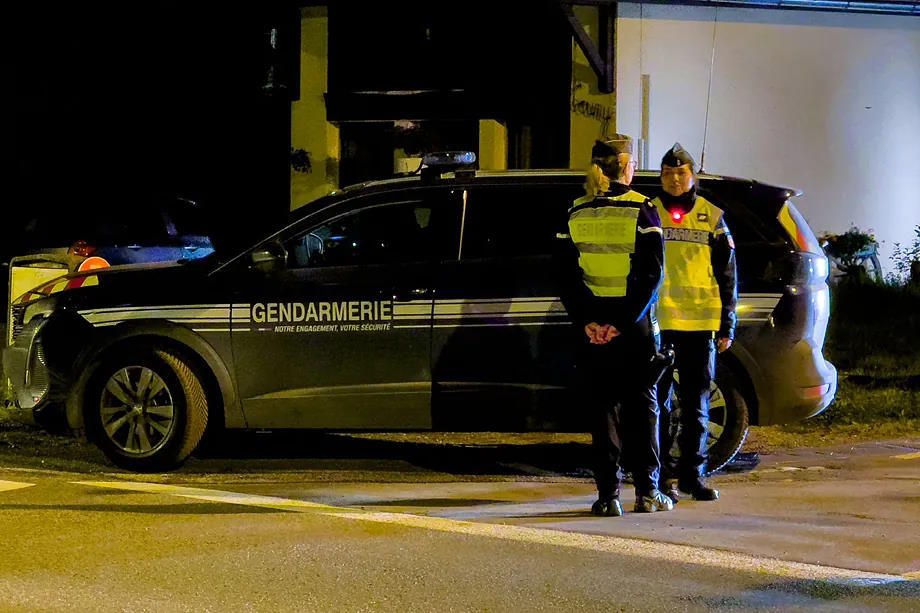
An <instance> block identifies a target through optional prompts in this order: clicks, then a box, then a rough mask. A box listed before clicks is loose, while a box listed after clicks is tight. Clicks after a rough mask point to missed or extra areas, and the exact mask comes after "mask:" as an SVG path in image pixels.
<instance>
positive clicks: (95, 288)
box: [12, 262, 213, 305]
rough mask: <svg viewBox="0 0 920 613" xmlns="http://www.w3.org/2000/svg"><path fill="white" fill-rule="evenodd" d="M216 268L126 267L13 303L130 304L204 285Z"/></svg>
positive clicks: (49, 285)
mask: <svg viewBox="0 0 920 613" xmlns="http://www.w3.org/2000/svg"><path fill="white" fill-rule="evenodd" d="M211 268H213V265H210V266H205V265H204V263H199V262H190V263H185V262H157V263H150V264H126V265H123V266H112V267H110V268H104V269H99V270H91V271H87V272H77V273H71V274H68V275H63V276H61V277H58V278H56V279H53V280H51V281H48V282H46V283H43V284H41V285H39V286H37V287H34V288H32V289H31V290H29V291H27V292H26V293H24V294H23V295H22V296H19V297H16V298H14V299H13V301H12V304H14V305H25V304H31V303H33V302H35V301H37V300H42V299H46V298H49V297H51V296H56V297H58V298H64V297H65V296H66V297H67V298H68V301H69V300H70V299H73V300H77V301H80V302H82V301H84V300H86V299H88V296H89V294H90V293H91V294H92V295H93V296H94V297H95V299H94V300H92V301H93V302H96V301H103V302H109V301H118V302H129V301H132V300H135V299H139V298H141V297H142V296H144V295H145V294H150V293H152V292H153V290H154V289H159V290H160V293H161V294H175V293H176V292H177V291H179V290H180V288H182V287H187V286H188V285H189V284H193V283H195V282H196V281H198V282H200V281H201V280H202V279H203V278H204V277H206V276H207V273H208V272H209V271H210V269H211Z"/></svg>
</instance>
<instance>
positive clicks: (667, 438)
mask: <svg viewBox="0 0 920 613" xmlns="http://www.w3.org/2000/svg"><path fill="white" fill-rule="evenodd" d="M661 341H662V344H663V345H667V344H671V345H673V346H674V353H675V359H674V366H673V367H672V368H669V369H668V370H667V371H666V372H665V373H664V375H662V377H661V380H660V381H659V383H658V397H659V398H662V399H664V402H663V403H662V405H663V406H664V408H665V409H666V410H667V411H668V414H667V415H664V414H663V415H662V416H661V425H660V442H661V449H662V457H661V468H662V473H664V475H665V477H667V478H684V479H696V478H699V477H702V476H703V475H704V474H705V471H706V441H707V436H708V424H709V386H710V383H711V382H712V379H713V377H715V370H716V346H715V341H714V340H713V333H712V332H675V331H662V333H661ZM675 368H676V369H677V373H678V378H679V382H678V385H677V400H678V402H679V404H680V427H679V429H678V434H677V448H678V449H679V450H680V461H679V462H678V460H677V458H675V457H673V456H672V455H671V447H672V445H673V444H674V437H673V435H672V432H671V428H670V422H671V419H670V411H671V390H672V388H673V386H674V369H675Z"/></svg>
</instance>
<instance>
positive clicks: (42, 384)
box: [3, 317, 51, 409]
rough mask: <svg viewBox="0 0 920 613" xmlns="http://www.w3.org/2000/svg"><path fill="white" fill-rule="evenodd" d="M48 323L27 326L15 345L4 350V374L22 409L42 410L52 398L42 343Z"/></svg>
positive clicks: (37, 322) (40, 320) (36, 321)
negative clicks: (42, 335) (45, 326)
mask: <svg viewBox="0 0 920 613" xmlns="http://www.w3.org/2000/svg"><path fill="white" fill-rule="evenodd" d="M45 322H46V320H45V319H44V318H41V317H39V318H36V319H33V320H32V321H31V322H29V323H28V324H26V325H25V326H24V327H23V329H22V331H21V332H20V333H19V334H18V335H17V336H16V339H15V341H14V343H13V344H12V345H10V346H8V347H6V348H5V349H4V350H3V371H4V374H5V375H6V377H7V378H8V379H9V380H10V384H11V385H12V388H13V400H14V401H15V403H16V405H17V406H18V407H19V408H21V409H35V408H39V407H40V406H41V405H42V403H43V402H44V401H45V400H46V399H47V398H48V392H49V390H50V381H51V376H50V372H49V370H48V366H47V363H46V361H45V350H44V347H43V346H42V343H41V336H40V333H41V329H42V328H43V327H44V325H45Z"/></svg>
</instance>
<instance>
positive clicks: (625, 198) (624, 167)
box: [562, 135, 673, 516]
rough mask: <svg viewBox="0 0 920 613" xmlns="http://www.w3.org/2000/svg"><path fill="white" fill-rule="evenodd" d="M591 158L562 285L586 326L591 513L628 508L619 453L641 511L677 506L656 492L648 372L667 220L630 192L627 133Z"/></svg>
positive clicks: (582, 363)
mask: <svg viewBox="0 0 920 613" xmlns="http://www.w3.org/2000/svg"><path fill="white" fill-rule="evenodd" d="M591 158H592V160H591V167H590V169H589V171H588V177H587V184H586V191H587V192H588V193H587V195H585V196H584V197H582V198H579V199H578V200H576V201H575V202H574V204H573V206H572V207H571V208H570V209H569V216H568V230H569V232H568V235H567V237H565V236H564V238H570V240H567V241H566V246H567V256H568V259H567V261H568V267H567V271H568V274H567V275H566V276H565V277H563V282H562V283H563V290H562V294H563V295H562V299H563V303H564V304H565V307H566V309H567V310H568V312H569V314H570V316H571V317H572V318H573V320H574V321H575V322H576V323H577V324H578V326H579V329H580V330H583V332H579V335H580V336H581V341H580V347H579V350H580V351H579V356H578V372H579V378H580V389H581V391H582V393H583V394H584V396H583V399H584V401H585V402H586V404H587V409H588V410H589V411H591V420H592V429H591V435H592V438H591V440H592V456H593V465H594V466H593V468H594V478H595V481H596V482H597V494H598V499H597V501H596V502H595V503H594V505H593V506H592V507H591V512H592V513H594V514H595V515H606V516H616V515H622V514H623V507H622V505H621V504H620V501H619V494H620V491H619V477H618V475H617V471H618V462H619V461H620V457H621V452H622V455H623V458H624V459H625V460H626V464H627V465H628V467H629V469H630V470H631V471H632V472H633V477H634V482H635V486H636V505H635V510H636V511H637V512H645V513H651V512H654V511H670V510H671V509H672V508H673V503H672V502H671V500H670V499H669V498H668V497H667V496H665V495H664V494H662V493H661V492H660V491H659V489H658V473H659V470H660V464H659V458H658V406H657V400H656V397H655V392H656V390H655V385H654V383H652V382H651V381H650V380H649V376H648V366H649V363H650V360H651V359H652V358H653V357H654V356H655V355H656V353H657V350H658V334H657V328H656V326H657V324H656V323H655V321H654V312H653V310H654V304H655V300H656V299H657V290H658V287H659V286H660V284H661V279H662V277H663V274H664V271H663V257H664V244H663V241H662V232H661V221H660V220H659V219H658V213H657V210H656V209H655V207H654V206H652V205H651V203H650V202H649V201H648V199H647V198H645V197H644V196H642V195H641V194H639V193H637V192H634V191H632V190H630V189H629V183H630V182H631V181H632V177H633V172H634V171H635V162H634V161H633V159H632V141H631V140H630V139H629V137H626V136H623V135H616V137H615V138H614V139H612V140H610V141H607V142H600V141H598V142H596V143H595V145H594V147H593V149H592V151H591ZM617 404H620V411H619V417H618V416H617V411H616V406H617ZM618 422H619V423H618ZM618 426H619V428H618ZM621 435H622V438H621ZM621 443H623V444H621ZM624 444H625V445H624ZM624 446H625V448H624Z"/></svg>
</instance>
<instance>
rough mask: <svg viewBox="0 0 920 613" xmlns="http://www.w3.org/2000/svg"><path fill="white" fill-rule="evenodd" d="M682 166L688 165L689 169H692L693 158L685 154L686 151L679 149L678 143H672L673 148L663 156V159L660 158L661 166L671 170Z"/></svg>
mask: <svg viewBox="0 0 920 613" xmlns="http://www.w3.org/2000/svg"><path fill="white" fill-rule="evenodd" d="M684 164H690V167H691V168H692V167H693V166H694V165H695V164H696V163H695V162H694V161H693V157H692V156H691V155H690V154H689V153H688V152H687V150H686V149H684V148H683V147H681V145H680V143H674V146H673V147H671V148H670V149H669V150H668V152H667V153H665V154H664V157H663V158H661V165H662V166H671V167H672V168H676V167H678V166H683V165H684Z"/></svg>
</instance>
